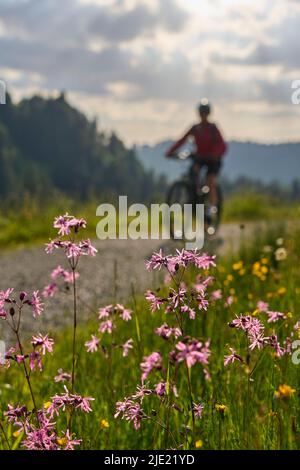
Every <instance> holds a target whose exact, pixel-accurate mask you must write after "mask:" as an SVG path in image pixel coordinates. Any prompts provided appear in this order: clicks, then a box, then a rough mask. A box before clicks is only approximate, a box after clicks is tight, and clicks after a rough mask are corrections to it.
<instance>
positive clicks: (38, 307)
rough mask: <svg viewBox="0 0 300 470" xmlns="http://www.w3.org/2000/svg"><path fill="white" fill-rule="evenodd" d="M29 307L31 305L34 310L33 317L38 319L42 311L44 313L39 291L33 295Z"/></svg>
mask: <svg viewBox="0 0 300 470" xmlns="http://www.w3.org/2000/svg"><path fill="white" fill-rule="evenodd" d="M29 305H31V307H32V310H33V316H34V317H37V316H40V315H41V313H42V311H43V304H42V302H41V299H40V297H39V291H38V290H36V291H34V292H33V293H32V298H31V300H30V301H29Z"/></svg>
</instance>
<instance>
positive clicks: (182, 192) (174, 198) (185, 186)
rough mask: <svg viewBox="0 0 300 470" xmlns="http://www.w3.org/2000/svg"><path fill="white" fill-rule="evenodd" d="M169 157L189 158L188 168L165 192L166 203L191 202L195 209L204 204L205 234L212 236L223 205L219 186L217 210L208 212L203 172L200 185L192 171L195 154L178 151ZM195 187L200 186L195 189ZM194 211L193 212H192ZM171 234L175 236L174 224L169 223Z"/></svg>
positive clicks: (206, 190)
mask: <svg viewBox="0 0 300 470" xmlns="http://www.w3.org/2000/svg"><path fill="white" fill-rule="evenodd" d="M170 158H173V159H177V160H181V161H184V160H191V165H190V168H189V170H188V171H187V172H186V173H185V174H184V175H183V176H182V178H181V179H180V180H178V181H175V182H174V183H173V184H172V185H171V187H170V188H169V190H168V193H167V198H166V199H167V201H166V202H167V204H168V205H169V206H171V205H172V204H176V203H177V204H180V205H181V206H182V207H183V205H184V204H192V206H193V208H194V209H195V206H196V204H203V205H204V226H205V232H206V235H208V236H209V237H212V236H214V235H215V234H216V232H217V230H218V228H219V225H220V221H221V212H222V205H223V197H222V190H221V187H220V186H219V185H218V186H217V195H218V202H217V205H216V208H217V210H216V211H215V213H209V212H208V197H209V187H208V186H207V184H206V181H205V178H204V177H203V172H202V171H200V185H197V180H196V175H195V171H194V165H195V164H196V162H197V156H196V155H195V154H193V153H191V152H189V151H182V152H178V153H177V154H174V155H172V156H171V157H170ZM197 188H200V191H199V189H198V190H197ZM194 213H195V212H194ZM170 229H171V236H172V237H173V238H175V234H174V225H173V223H171V226H170Z"/></svg>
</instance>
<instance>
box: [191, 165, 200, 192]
mask: <svg viewBox="0 0 300 470" xmlns="http://www.w3.org/2000/svg"><path fill="white" fill-rule="evenodd" d="M200 170H201V165H200V163H199V162H194V165H193V173H194V184H195V187H196V192H197V193H198V192H199V191H200Z"/></svg>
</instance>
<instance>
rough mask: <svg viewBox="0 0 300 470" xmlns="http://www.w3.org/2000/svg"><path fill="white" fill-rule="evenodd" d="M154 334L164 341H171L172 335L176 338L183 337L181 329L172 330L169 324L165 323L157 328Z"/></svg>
mask: <svg viewBox="0 0 300 470" xmlns="http://www.w3.org/2000/svg"><path fill="white" fill-rule="evenodd" d="M154 332H155V333H156V334H157V335H158V336H161V337H162V338H164V339H169V338H170V336H172V335H174V337H175V338H179V336H181V331H180V329H179V328H171V327H170V326H169V325H168V324H167V323H163V324H162V325H161V326H159V327H158V328H155V330H154Z"/></svg>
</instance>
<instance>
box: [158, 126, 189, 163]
mask: <svg viewBox="0 0 300 470" xmlns="http://www.w3.org/2000/svg"><path fill="white" fill-rule="evenodd" d="M192 129H193V128H191V129H189V130H188V132H187V133H186V134H184V136H183V137H182V138H181V139H179V140H178V141H177V142H175V144H173V145H171V147H170V148H169V149H168V150H167V151H166V154H165V155H166V157H170V156H171V155H173V154H174V153H175V152H176V150H178V149H179V148H180V147H181V146H182V145H183V144H184V143H185V141H186V140H187V139H188V137H189V136H190V135H192Z"/></svg>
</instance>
